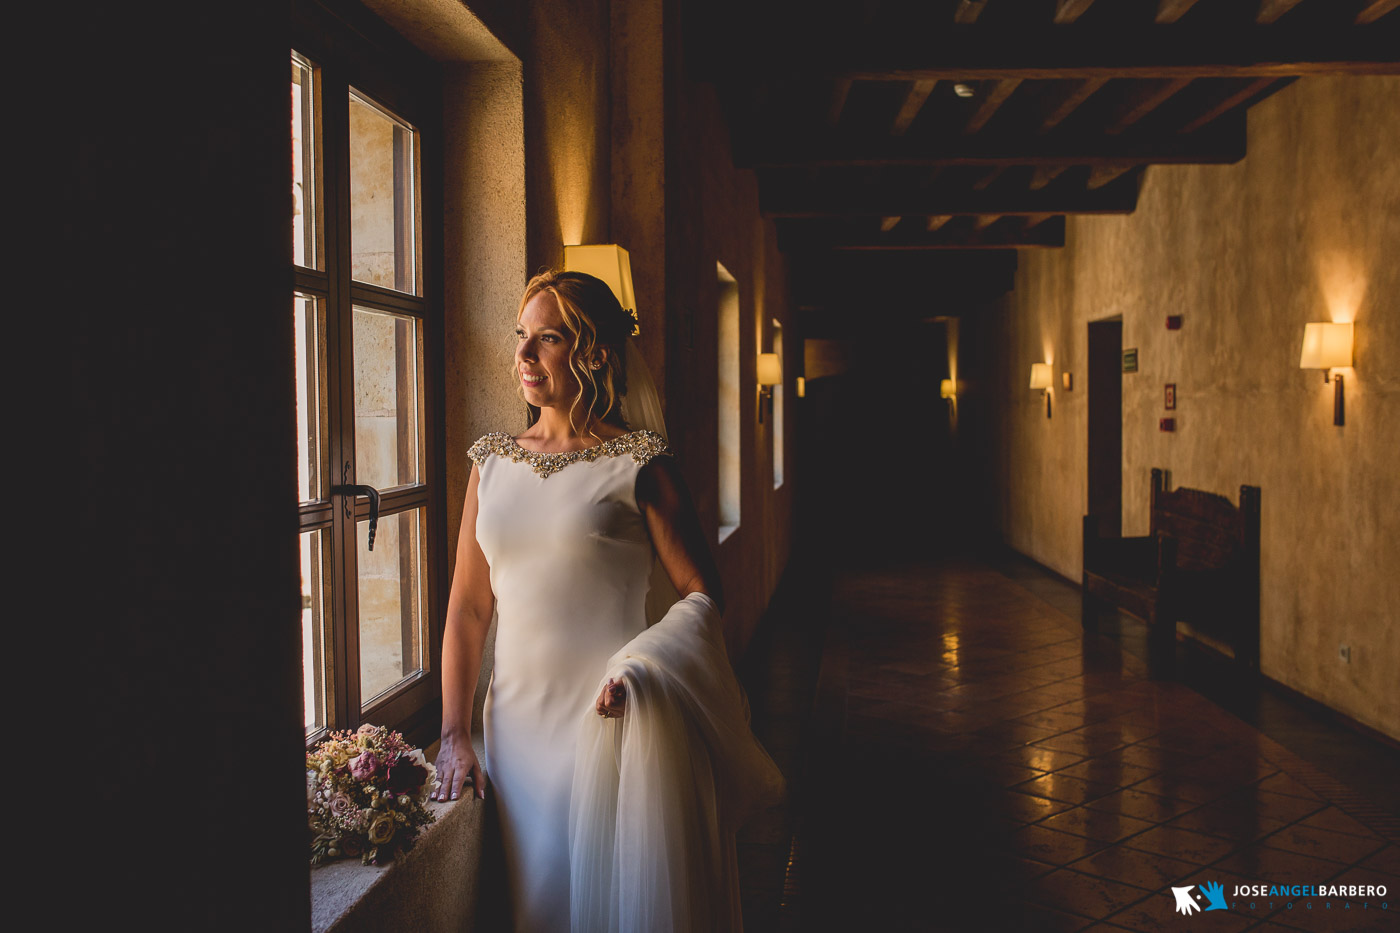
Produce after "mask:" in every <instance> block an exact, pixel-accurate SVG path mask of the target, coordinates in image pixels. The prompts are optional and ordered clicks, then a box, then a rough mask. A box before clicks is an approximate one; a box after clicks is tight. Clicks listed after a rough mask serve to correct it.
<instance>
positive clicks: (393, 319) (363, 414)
mask: <svg viewBox="0 0 1400 933" xmlns="http://www.w3.org/2000/svg"><path fill="white" fill-rule="evenodd" d="M354 327H355V475H356V476H357V477H358V480H357V482H361V483H367V484H369V485H370V486H374V487H376V488H378V489H387V488H389V487H391V486H406V485H408V484H410V483H416V482H418V425H419V411H418V400H419V395H418V322H417V321H416V320H414V319H413V318H411V317H407V316H405V315H401V314H390V313H388V312H386V311H374V310H371V309H369V308H356V309H355V324H354Z"/></svg>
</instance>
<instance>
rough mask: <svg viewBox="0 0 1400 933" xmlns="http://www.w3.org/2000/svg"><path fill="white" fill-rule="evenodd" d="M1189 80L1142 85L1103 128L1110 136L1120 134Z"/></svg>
mask: <svg viewBox="0 0 1400 933" xmlns="http://www.w3.org/2000/svg"><path fill="white" fill-rule="evenodd" d="M1191 80H1192V79H1190V78H1172V79H1170V80H1167V81H1160V82H1155V83H1152V84H1144V85H1142V86H1140V87H1138V88H1136V89H1134V90H1133V92H1132V93H1131V94H1130V95H1129V96H1128V99H1127V101H1126V102H1125V104H1124V108H1123V110H1122V111H1121V113H1120V114H1119V115H1118V117H1117V119H1115V120H1114V121H1113V122H1112V123H1110V124H1109V125H1108V126H1107V127H1105V128H1104V132H1105V133H1108V134H1110V135H1117V134H1119V133H1122V132H1123V131H1124V130H1126V129H1128V127H1130V126H1132V125H1133V124H1134V123H1137V122H1138V121H1139V120H1141V119H1142V118H1143V117H1145V116H1147V115H1148V114H1149V113H1151V112H1152V111H1154V110H1156V109H1157V108H1158V107H1160V106H1161V105H1162V104H1164V103H1166V102H1167V100H1168V99H1169V98H1171V97H1172V96H1174V95H1175V94H1177V93H1178V92H1179V91H1181V90H1183V89H1185V87H1186V86H1187V85H1188V84H1190V83H1191Z"/></svg>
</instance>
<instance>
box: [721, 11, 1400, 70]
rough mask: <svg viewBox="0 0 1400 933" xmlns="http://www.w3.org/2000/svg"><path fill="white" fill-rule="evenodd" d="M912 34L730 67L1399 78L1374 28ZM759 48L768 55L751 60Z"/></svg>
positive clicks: (1388, 42) (1387, 45)
mask: <svg viewBox="0 0 1400 933" xmlns="http://www.w3.org/2000/svg"><path fill="white" fill-rule="evenodd" d="M1328 2H1336V0H1328ZM909 32H910V33H912V34H909V35H906V34H892V35H889V36H887V37H885V38H884V39H883V40H882V41H881V42H880V44H879V45H878V46H876V47H870V48H868V49H866V50H864V51H855V52H853V53H850V54H849V55H848V56H847V57H842V56H843V54H845V53H843V52H837V53H836V54H831V53H827V54H824V55H822V56H820V57H817V56H816V55H815V54H813V53H812V52H811V51H810V50H808V49H806V48H804V47H800V46H798V47H791V48H788V49H786V50H784V51H780V52H779V53H777V54H773V53H772V49H771V47H770V46H768V45H762V44H759V45H758V46H757V47H756V49H755V54H750V55H746V56H744V57H741V58H740V59H739V60H738V62H737V63H736V64H734V65H733V68H734V69H735V70H736V71H737V72H742V71H743V70H744V69H749V70H750V72H751V74H756V73H758V72H767V73H769V74H772V75H775V76H782V77H784V78H791V77H793V76H795V75H799V74H801V73H802V72H804V71H805V72H813V73H822V72H827V73H834V74H842V75H845V76H846V77H850V78H855V79H858V80H871V81H916V80H920V79H927V80H948V81H980V80H1003V79H1013V78H1020V79H1024V80H1054V79H1073V78H1079V79H1085V78H1212V77H1219V78H1229V77H1245V78H1250V77H1260V78H1263V77H1280V78H1282V77H1290V76H1304V75H1351V74H1400V55H1397V52H1396V50H1395V48H1394V47H1393V46H1394V42H1393V40H1392V39H1391V37H1390V35H1389V30H1385V29H1382V28H1378V27H1376V26H1371V25H1353V26H1342V27H1337V28H1334V29H1325V30H1312V31H1308V30H1304V29H1301V28H1293V27H1290V26H1289V25H1288V23H1287V21H1284V22H1280V23H1275V24H1272V25H1268V26H1260V25H1254V24H1249V25H1248V26H1247V27H1246V28H1223V27H1222V28H1217V29H1212V30H1202V29H1200V28H1198V27H1194V26H1192V25H1191V24H1190V23H1189V22H1182V23H1171V24H1162V25H1159V24H1155V23H1146V24H1144V25H1142V26H1137V27H1123V28H1121V29H1116V30H1114V31H1113V32H1112V33H1111V34H1105V32H1104V30H1103V29H1101V28H1098V27H1094V26H1091V25H1080V24H1075V25H1069V26H1061V27H1058V28H1056V29H1055V30H1054V33H1053V41H1052V37H1051V36H1047V35H1046V32H1045V28H1041V29H1038V30H1037V29H1030V28H1025V27H1018V28H1014V29H1012V28H1006V27H1002V26H1000V25H998V26H996V27H989V26H985V25H983V24H978V25H975V26H958V25H949V26H947V27H946V28H944V29H941V30H939V31H937V32H935V33H927V32H924V31H922V30H909ZM748 38H750V39H751V40H752V41H753V42H755V43H758V42H759V40H758V39H756V38H754V37H748ZM757 48H765V49H768V50H769V54H757ZM838 48H839V46H838Z"/></svg>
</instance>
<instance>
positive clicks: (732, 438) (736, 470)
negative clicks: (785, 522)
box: [715, 263, 742, 541]
mask: <svg viewBox="0 0 1400 933" xmlns="http://www.w3.org/2000/svg"><path fill="white" fill-rule="evenodd" d="M715 266H716V269H717V273H718V279H719V281H718V285H719V309H718V310H719V315H718V316H719V353H718V354H717V355H718V356H719V540H721V541H723V540H724V539H725V538H727V537H729V536H730V535H732V534H733V533H734V531H735V529H737V528H738V527H739V478H740V475H741V474H740V464H741V463H742V460H741V459H740V456H739V444H740V440H741V437H740V430H739V426H740V423H741V422H740V418H739V416H740V414H741V405H740V398H741V396H740V394H739V283H738V282H736V281H735V280H734V276H732V275H730V274H729V270H728V269H726V268H724V266H723V264H721V263H716V264H715Z"/></svg>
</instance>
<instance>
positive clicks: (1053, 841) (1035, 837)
mask: <svg viewBox="0 0 1400 933" xmlns="http://www.w3.org/2000/svg"><path fill="white" fill-rule="evenodd" d="M1008 844H1009V845H1010V846H1011V847H1012V850H1013V851H1014V852H1015V853H1017V854H1019V855H1022V856H1024V857H1026V858H1031V859H1035V860H1036V861H1038V862H1049V863H1051V864H1053V865H1068V864H1069V863H1070V862H1074V861H1077V860H1079V859H1081V858H1083V857H1084V856H1086V855H1089V854H1091V853H1093V852H1097V851H1098V850H1099V849H1102V848H1103V843H1100V842H1095V841H1094V840H1092V839H1086V838H1085V837H1083V836H1076V835H1074V834H1072V833H1061V832H1056V831H1055V830H1053V829H1046V828H1045V827H1043V826H1040V825H1033V826H1027V827H1025V828H1024V829H1021V830H1018V831H1017V832H1015V833H1013V834H1012V836H1011V838H1010V840H1009V842H1008Z"/></svg>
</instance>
